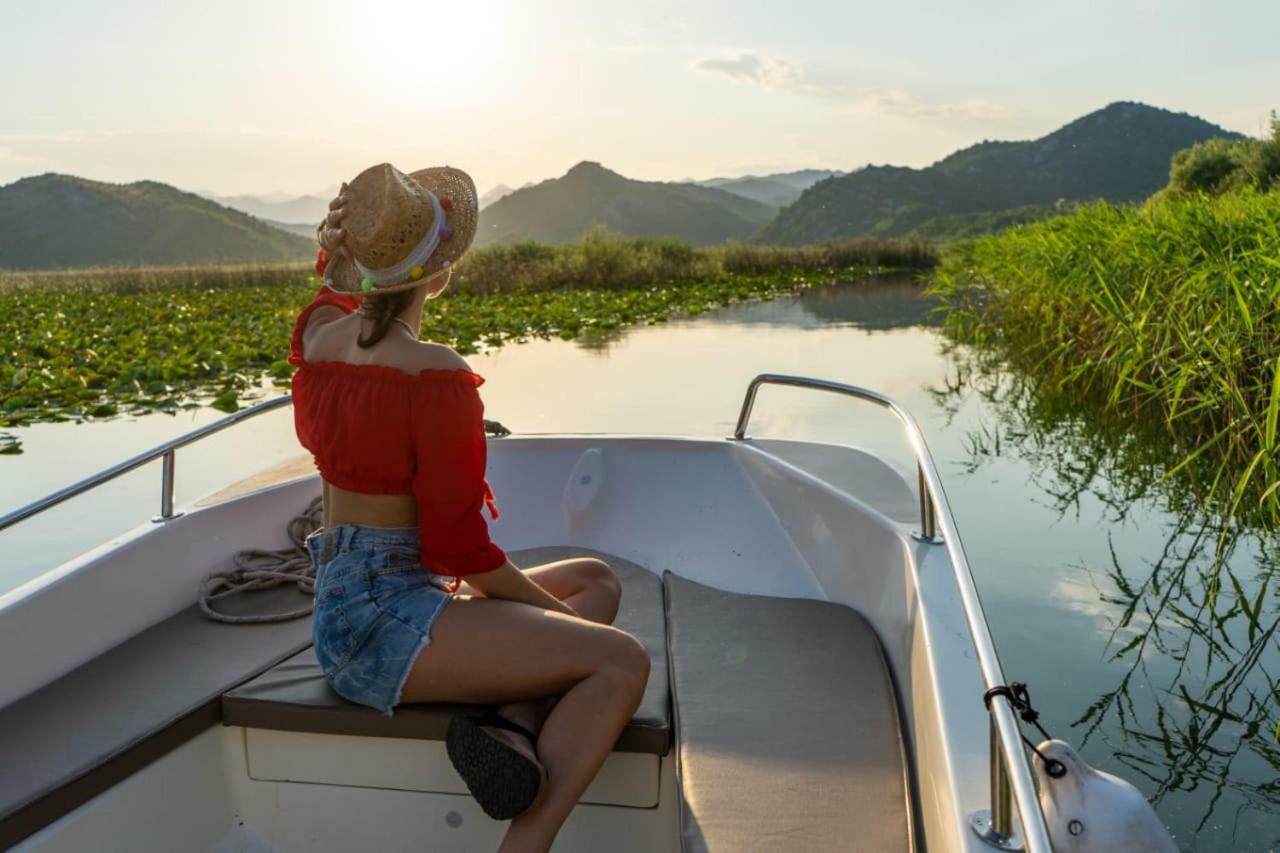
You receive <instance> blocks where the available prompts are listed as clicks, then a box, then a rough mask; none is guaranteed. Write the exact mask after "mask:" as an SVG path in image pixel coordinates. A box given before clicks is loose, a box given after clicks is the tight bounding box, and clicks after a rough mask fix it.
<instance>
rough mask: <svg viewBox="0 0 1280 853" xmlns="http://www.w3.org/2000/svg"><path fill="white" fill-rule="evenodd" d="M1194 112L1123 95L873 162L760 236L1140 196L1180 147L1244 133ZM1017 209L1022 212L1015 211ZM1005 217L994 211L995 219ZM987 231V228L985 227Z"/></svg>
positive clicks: (773, 238) (916, 225) (821, 233)
mask: <svg viewBox="0 0 1280 853" xmlns="http://www.w3.org/2000/svg"><path fill="white" fill-rule="evenodd" d="M1239 135H1240V134H1237V133H1232V132H1231V131H1228V130H1224V129H1223V128H1221V127H1218V126H1217V125H1214V124H1210V123H1209V122H1207V121H1204V120H1203V119H1200V118H1196V117H1195V116H1190V115H1186V114H1185V113H1174V112H1170V111H1168V110H1162V109H1158V108H1156V107H1149V106H1147V105H1145V104H1138V103H1130V102H1119V103H1114V104H1111V105H1109V106H1107V107H1104V108H1103V109H1101V110H1098V111H1096V112H1092V113H1090V114H1088V115H1086V116H1084V117H1083V118H1079V119H1076V120H1075V121H1073V122H1071V123H1070V124H1068V125H1066V126H1064V127H1062V128H1059V129H1058V130H1055V131H1054V132H1053V133H1050V134H1049V135H1048V136H1043V137H1041V138H1039V139H1035V140H1031V141H1026V142H982V143H979V144H978V145H974V146H971V147H969V148H965V149H963V150H961V151H957V152H956V153H955V154H952V155H951V156H949V157H947V158H945V159H943V160H939V161H938V162H937V163H934V164H933V165H932V166H929V167H928V168H925V169H908V168H904V167H901V166H868V167H866V168H864V169H859V170H857V171H855V172H850V173H849V174H847V175H841V176H837V177H832V178H828V179H826V180H823V181H819V182H818V183H816V184H814V185H813V186H812V187H810V188H809V189H807V190H805V192H804V194H803V195H801V196H800V198H799V199H798V200H797V201H796V202H795V203H794V204H792V205H790V206H789V207H787V208H785V209H784V210H782V211H780V212H779V213H778V216H777V218H776V219H774V221H773V222H772V223H771V224H770V225H769V226H768V227H767V228H765V229H764V231H763V232H762V233H761V234H760V235H759V238H758V239H759V240H760V241H761V242H765V243H781V244H800V243H810V242H814V241H817V240H826V239H831V238H836V237H847V236H860V235H885V236H888V235H899V234H910V233H915V232H919V233H922V234H930V235H937V234H939V233H940V232H950V231H952V230H954V229H955V228H957V227H958V228H959V229H960V230H966V229H969V230H972V225H973V223H972V222H970V221H967V220H968V218H969V217H970V216H971V215H973V214H988V213H992V212H997V211H1010V210H1012V209H1014V208H1018V209H1020V213H1019V216H1022V217H1025V216H1028V215H1031V213H1032V212H1033V208H1034V207H1035V206H1040V207H1041V208H1044V207H1045V206H1048V207H1049V209H1050V210H1051V209H1052V206H1054V205H1056V204H1058V203H1059V202H1072V201H1088V200H1095V199H1106V200H1108V201H1113V202H1130V201H1140V200H1142V199H1145V198H1147V197H1148V196H1150V195H1151V194H1152V193H1154V192H1155V191H1156V190H1158V189H1160V188H1161V187H1163V186H1164V185H1165V184H1166V183H1167V182H1168V180H1169V161H1170V160H1171V158H1172V157H1173V154H1174V152H1175V151H1180V150H1182V149H1183V148H1189V147H1190V146H1192V145H1195V144H1196V143H1197V142H1203V141H1204V140H1206V139H1210V138H1213V137H1238V136H1239ZM1015 218H1017V217H1015ZM1000 221H1002V219H1001V217H993V218H991V222H992V224H995V223H998V222H1000ZM978 230H985V229H983V228H978Z"/></svg>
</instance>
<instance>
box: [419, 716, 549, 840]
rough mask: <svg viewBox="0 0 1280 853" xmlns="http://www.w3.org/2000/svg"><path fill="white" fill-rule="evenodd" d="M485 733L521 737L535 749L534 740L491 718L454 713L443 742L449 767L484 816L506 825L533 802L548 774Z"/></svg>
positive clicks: (521, 729)
mask: <svg viewBox="0 0 1280 853" xmlns="http://www.w3.org/2000/svg"><path fill="white" fill-rule="evenodd" d="M486 728H490V729H504V730H506V731H509V732H515V733H516V734H518V735H523V736H524V737H526V738H528V739H529V744H530V745H531V746H535V747H536V746H537V743H538V736H537V735H535V734H534V733H533V732H531V731H529V730H528V729H526V728H525V727H524V726H522V725H520V724H518V723H513V722H511V721H510V720H508V719H507V718H506V717H500V716H498V715H497V714H494V713H489V714H481V715H475V716H469V715H465V714H458V715H457V716H455V717H454V718H453V719H452V720H450V721H449V731H448V734H446V735H445V741H444V742H445V747H446V749H447V750H448V751H449V761H450V762H452V764H453V768H454V769H455V770H457V771H458V775H459V776H461V777H462V781H463V782H465V783H466V785H467V790H469V791H470V792H471V796H473V797H475V798H476V802H477V803H479V804H480V808H481V809H483V810H484V813H485V814H487V815H488V816H489V817H491V818H493V819H494V820H511V819H512V818H513V817H516V816H518V815H520V814H523V813H524V812H525V811H528V810H529V809H530V808H531V807H532V806H533V805H534V803H536V802H537V801H538V798H539V796H540V795H541V794H542V791H543V789H544V787H545V786H546V780H547V771H546V768H544V767H543V766H542V765H541V764H540V763H539V762H537V761H535V760H531V759H530V758H529V757H528V756H526V755H525V754H524V753H522V752H520V751H519V750H517V749H516V748H515V747H513V746H511V745H510V744H508V743H507V742H506V741H504V740H502V739H501V738H497V737H494V736H493V735H492V734H490V733H488V732H486V731H485V729H486Z"/></svg>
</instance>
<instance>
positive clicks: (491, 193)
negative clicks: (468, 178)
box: [478, 184, 529, 210]
mask: <svg viewBox="0 0 1280 853" xmlns="http://www.w3.org/2000/svg"><path fill="white" fill-rule="evenodd" d="M525 186H529V185H528V184H525ZM513 192H515V190H513V189H512V188H511V187H509V186H507V185H506V184H498V185H497V186H495V187H491V188H490V189H488V190H486V191H484V192H482V193H480V198H479V199H478V201H479V204H480V209H481V210H484V209H485V208H486V207H488V206H489V205H491V204H493V203H494V202H495V201H497V200H498V199H502V198H506V197H507V196H509V195H511V194H512V193H513Z"/></svg>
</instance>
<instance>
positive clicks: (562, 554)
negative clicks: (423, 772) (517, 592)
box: [222, 547, 671, 755]
mask: <svg viewBox="0 0 1280 853" xmlns="http://www.w3.org/2000/svg"><path fill="white" fill-rule="evenodd" d="M509 556H510V558H511V560H512V562H514V563H515V564H516V565H518V566H533V565H538V564H541V563H548V562H552V561H554V560H564V559H568V558H570V557H598V558H600V559H602V560H604V561H605V562H606V563H608V564H609V565H610V566H612V567H613V568H614V570H615V571H616V572H617V573H618V577H619V578H620V579H621V581H622V605H621V608H620V610H619V611H618V618H617V619H616V620H615V623H614V624H616V625H617V626H618V627H619V628H622V629H624V630H626V631H629V632H631V633H632V634H634V635H635V636H636V637H637V638H639V639H640V640H641V641H642V642H643V643H644V645H645V648H646V649H648V650H649V655H650V658H651V659H652V662H653V665H652V667H651V671H650V675H649V686H648V688H647V689H646V690H645V694H644V700H643V701H642V702H641V703H640V707H639V709H638V710H637V711H636V713H635V716H634V717H633V718H632V720H631V723H630V724H629V725H628V726H627V728H626V729H625V730H624V731H623V732H622V736H621V737H620V738H619V739H618V744H617V746H616V747H615V749H617V750H618V751H620V752H646V753H653V754H655V755H665V754H666V752H667V750H668V748H669V746H670V742H671V712H670V704H671V702H670V692H669V689H668V686H667V640H666V630H665V624H664V620H663V605H662V582H661V580H659V578H658V577H657V575H655V574H653V573H652V572H649V571H646V570H645V569H643V568H641V567H640V566H637V565H635V564H634V563H630V562H628V561H626V560H623V559H621V558H620V557H614V556H612V555H609V554H603V553H600V552H598V551H592V550H589V549H586V548H574V547H546V548H534V549H528V550H524V551H512V552H510V553H509ZM462 707H464V706H459V705H448V704H420V705H404V706H401V707H399V708H397V709H396V711H395V715H394V716H392V717H387V716H384V715H383V714H381V713H379V712H378V711H376V710H374V709H372V708H366V707H364V706H361V705H356V704H353V703H351V702H348V701H347V700H345V699H343V698H342V697H341V696H339V695H338V694H337V693H335V692H333V690H332V689H331V688H330V687H329V685H328V683H327V682H326V681H325V678H324V673H323V672H321V670H320V664H319V663H318V662H317V660H316V656H315V652H314V651H313V650H312V649H306V650H305V651H303V652H301V653H299V654H296V655H294V656H293V657H291V658H289V659H288V660H286V661H284V662H283V663H281V664H279V665H278V666H275V667H273V668H272V669H270V670H268V671H267V672H264V673H263V674H262V675H260V676H258V677H257V678H255V679H253V680H252V681H249V682H247V683H245V684H242V685H241V686H239V687H237V688H236V689H234V690H230V691H228V692H227V693H226V695H225V696H223V700H222V715H223V722H224V723H226V724H227V725H233V726H245V727H247V728H261V729H283V730H285V731H299V732H314V733H320V734H340V735H364V736H369V737H400V738H418V739H423V740H443V739H444V736H445V731H446V730H447V729H448V726H449V720H450V718H451V717H452V716H453V715H454V714H455V713H457V712H458V710H459V709H460V708H462Z"/></svg>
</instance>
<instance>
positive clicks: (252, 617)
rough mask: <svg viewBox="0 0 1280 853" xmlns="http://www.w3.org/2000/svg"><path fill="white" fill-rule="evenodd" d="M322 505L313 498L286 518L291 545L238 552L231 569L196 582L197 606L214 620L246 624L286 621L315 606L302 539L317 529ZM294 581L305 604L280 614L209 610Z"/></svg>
mask: <svg viewBox="0 0 1280 853" xmlns="http://www.w3.org/2000/svg"><path fill="white" fill-rule="evenodd" d="M323 510H324V504H323V501H322V500H321V498H316V499H315V500H313V501H312V502H311V503H310V504H308V505H307V508H306V509H305V510H303V511H302V514H301V515H296V516H294V517H293V518H292V519H291V520H290V521H289V527H288V530H289V538H290V539H291V540H292V541H293V547H292V548H281V549H279V550H276V551H264V550H261V549H257V548H254V549H250V550H247V551H240V552H238V553H237V554H236V555H235V557H234V558H233V562H234V564H235V568H234V569H231V570H230V571H226V572H214V573H213V574H211V575H209V576H208V577H206V578H205V579H204V580H203V581H201V582H200V609H201V610H202V611H204V615H205V616H208V617H209V618H210V619H213V620H214V621H216V622H229V623H233V624H237V623H238V624H247V623H254V622H288V621H289V620H290V619H301V618H302V617H303V616H307V615H309V614H310V613H311V611H312V609H313V608H314V606H315V600H314V596H315V591H316V569H315V566H314V565H313V564H312V562H311V554H310V553H308V551H307V543H306V539H307V537H308V536H309V535H311V534H312V533H313V532H315V531H316V530H318V529H319V528H320V525H321V523H322V518H323ZM289 583H292V584H296V585H297V587H298V592H301V593H303V594H304V595H306V596H307V603H306V604H305V605H303V606H302V607H299V608H297V609H296V610H288V611H285V612H283V613H262V614H259V613H251V614H243V615H237V614H232V613H222V612H220V611H217V610H214V609H213V603H214V602H216V601H220V600H222V599H224V598H228V597H230V596H233V595H239V594H241V593H244V592H252V591H254V590H260V589H270V588H272V587H276V586H282V585H284V584H289Z"/></svg>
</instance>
